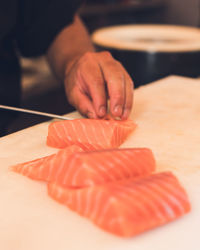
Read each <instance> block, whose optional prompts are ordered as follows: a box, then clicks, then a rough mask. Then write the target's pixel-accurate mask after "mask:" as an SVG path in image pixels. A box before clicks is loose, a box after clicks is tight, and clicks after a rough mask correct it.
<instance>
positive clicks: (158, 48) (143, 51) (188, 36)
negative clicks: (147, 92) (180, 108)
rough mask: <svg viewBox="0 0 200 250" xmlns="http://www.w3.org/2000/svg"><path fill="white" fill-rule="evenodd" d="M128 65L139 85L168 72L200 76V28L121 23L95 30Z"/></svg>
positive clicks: (97, 39) (103, 46) (100, 42)
mask: <svg viewBox="0 0 200 250" xmlns="http://www.w3.org/2000/svg"><path fill="white" fill-rule="evenodd" d="M92 40H93V42H94V44H95V45H96V46H97V48H98V49H99V50H108V51H110V52H111V53H112V55H113V56H114V57H115V58H116V59H117V60H119V61H120V62H121V63H122V64H123V65H124V67H125V68H126V69H127V71H128V72H129V74H130V75H131V77H132V78H133V80H134V82H135V86H136V87H138V86H140V85H143V84H146V83H148V82H152V81H155V80H157V79H160V78H162V77H165V76H168V75H172V74H175V75H182V76H189V77H198V76H200V29H198V28H192V27H185V26H174V25H120V26H112V27H107V28H102V29H98V30H96V31H95V32H94V33H93V34H92Z"/></svg>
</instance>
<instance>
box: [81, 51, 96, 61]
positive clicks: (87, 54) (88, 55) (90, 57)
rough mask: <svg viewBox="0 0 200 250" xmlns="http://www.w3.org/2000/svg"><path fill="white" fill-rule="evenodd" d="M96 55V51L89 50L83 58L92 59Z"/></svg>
mask: <svg viewBox="0 0 200 250" xmlns="http://www.w3.org/2000/svg"><path fill="white" fill-rule="evenodd" d="M93 57H94V52H91V51H87V52H85V54H84V55H83V56H82V59H83V60H91V59H92V58H93Z"/></svg>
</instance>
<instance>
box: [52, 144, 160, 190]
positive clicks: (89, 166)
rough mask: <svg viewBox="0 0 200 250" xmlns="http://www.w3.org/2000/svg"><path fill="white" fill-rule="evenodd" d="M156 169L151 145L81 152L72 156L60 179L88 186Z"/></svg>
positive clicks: (72, 185)
mask: <svg viewBox="0 0 200 250" xmlns="http://www.w3.org/2000/svg"><path fill="white" fill-rule="evenodd" d="M155 168H156V164H155V159H154V156H153V153H152V151H151V150H150V149H147V148H123V149H106V150H99V151H92V152H77V153H73V154H72V155H71V156H70V157H69V161H68V164H65V168H64V169H63V171H62V174H60V175H59V176H58V178H57V180H58V182H59V183H60V184H62V185H64V186H70V187H85V186H93V185H97V184H104V183H106V182H110V181H116V180H121V179H126V178H131V177H137V176H144V175H147V174H150V173H151V172H153V171H154V170H155Z"/></svg>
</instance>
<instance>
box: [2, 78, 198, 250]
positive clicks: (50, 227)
mask: <svg viewBox="0 0 200 250" xmlns="http://www.w3.org/2000/svg"><path fill="white" fill-rule="evenodd" d="M134 100H135V105H134V110H133V112H132V115H131V116H132V119H133V120H134V121H135V122H136V123H137V124H138V128H137V129H136V131H135V132H134V133H133V134H132V136H131V137H130V138H129V139H128V140H127V141H126V142H125V144H124V145H123V146H124V147H128V146H142V147H149V148H151V149H152V150H153V152H154V154H155V157H156V160H157V167H158V169H159V170H172V171H173V172H174V173H175V174H176V175H177V176H178V177H179V179H180V180H181V182H182V184H183V185H184V187H185V188H186V190H187V192H188V194H189V197H190V200H191V204H192V211H191V213H190V214H187V215H186V216H184V217H182V218H181V219H179V220H177V221H175V222H172V223H169V224H167V225H165V226H162V227H159V228H157V229H154V230H151V231H149V232H146V233H143V234H141V235H139V236H136V237H134V238H131V239H121V238H118V237H115V236H113V235H111V234H109V233H106V232H103V231H102V230H101V229H99V228H97V227H96V226H94V225H93V224H92V223H91V222H90V221H89V220H87V219H84V218H82V217H80V216H79V215H77V214H75V213H73V212H72V211H70V210H68V209H67V208H66V207H64V206H62V205H60V204H58V203H56V202H54V201H53V200H51V198H49V197H48V196H47V193H46V186H45V184H43V183H41V182H37V181H32V180H30V179H28V178H26V177H23V176H21V175H18V174H15V173H12V172H10V171H9V166H10V165H12V164H15V163H18V162H24V161H27V160H32V159H35V158H37V157H41V156H45V155H48V154H51V153H54V152H56V151H57V150H56V149H52V148H48V147H47V146H46V145H45V139H46V135H47V126H48V123H43V124H40V125H37V126H34V127H31V128H28V129H25V130H22V131H20V132H17V133H15V134H11V135H9V136H7V137H3V138H1V139H0V249H1V250H57V249H58V250H67V249H69V250H82V249H86V250H150V249H154V250H169V249H170V250H171V249H173V250H179V249H180V250H191V249H192V250H199V249H200V81H198V80H192V79H189V78H182V77H174V76H172V77H168V78H165V79H163V80H160V81H158V82H156V83H153V84H149V85H147V86H144V87H141V88H140V89H138V90H136V91H135V99H134ZM74 117H78V114H77V113H75V114H74Z"/></svg>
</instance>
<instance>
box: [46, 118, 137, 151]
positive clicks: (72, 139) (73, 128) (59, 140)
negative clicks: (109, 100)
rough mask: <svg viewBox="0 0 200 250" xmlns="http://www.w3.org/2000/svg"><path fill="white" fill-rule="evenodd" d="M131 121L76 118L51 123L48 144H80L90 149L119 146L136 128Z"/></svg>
mask: <svg viewBox="0 0 200 250" xmlns="http://www.w3.org/2000/svg"><path fill="white" fill-rule="evenodd" d="M135 127H136V124H135V123H134V122H133V121H131V120H127V121H116V120H94V119H75V120H69V121H58V122H53V123H51V124H50V125H49V129H48V136H47V145H48V146H51V147H56V148H64V147H67V146H70V145H72V144H78V145H82V146H84V147H86V148H87V149H89V150H93V149H106V148H117V147H119V146H120V145H121V144H122V143H123V142H124V141H125V140H126V138H127V137H128V136H129V134H130V133H131V132H133V130H134V129H135Z"/></svg>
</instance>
